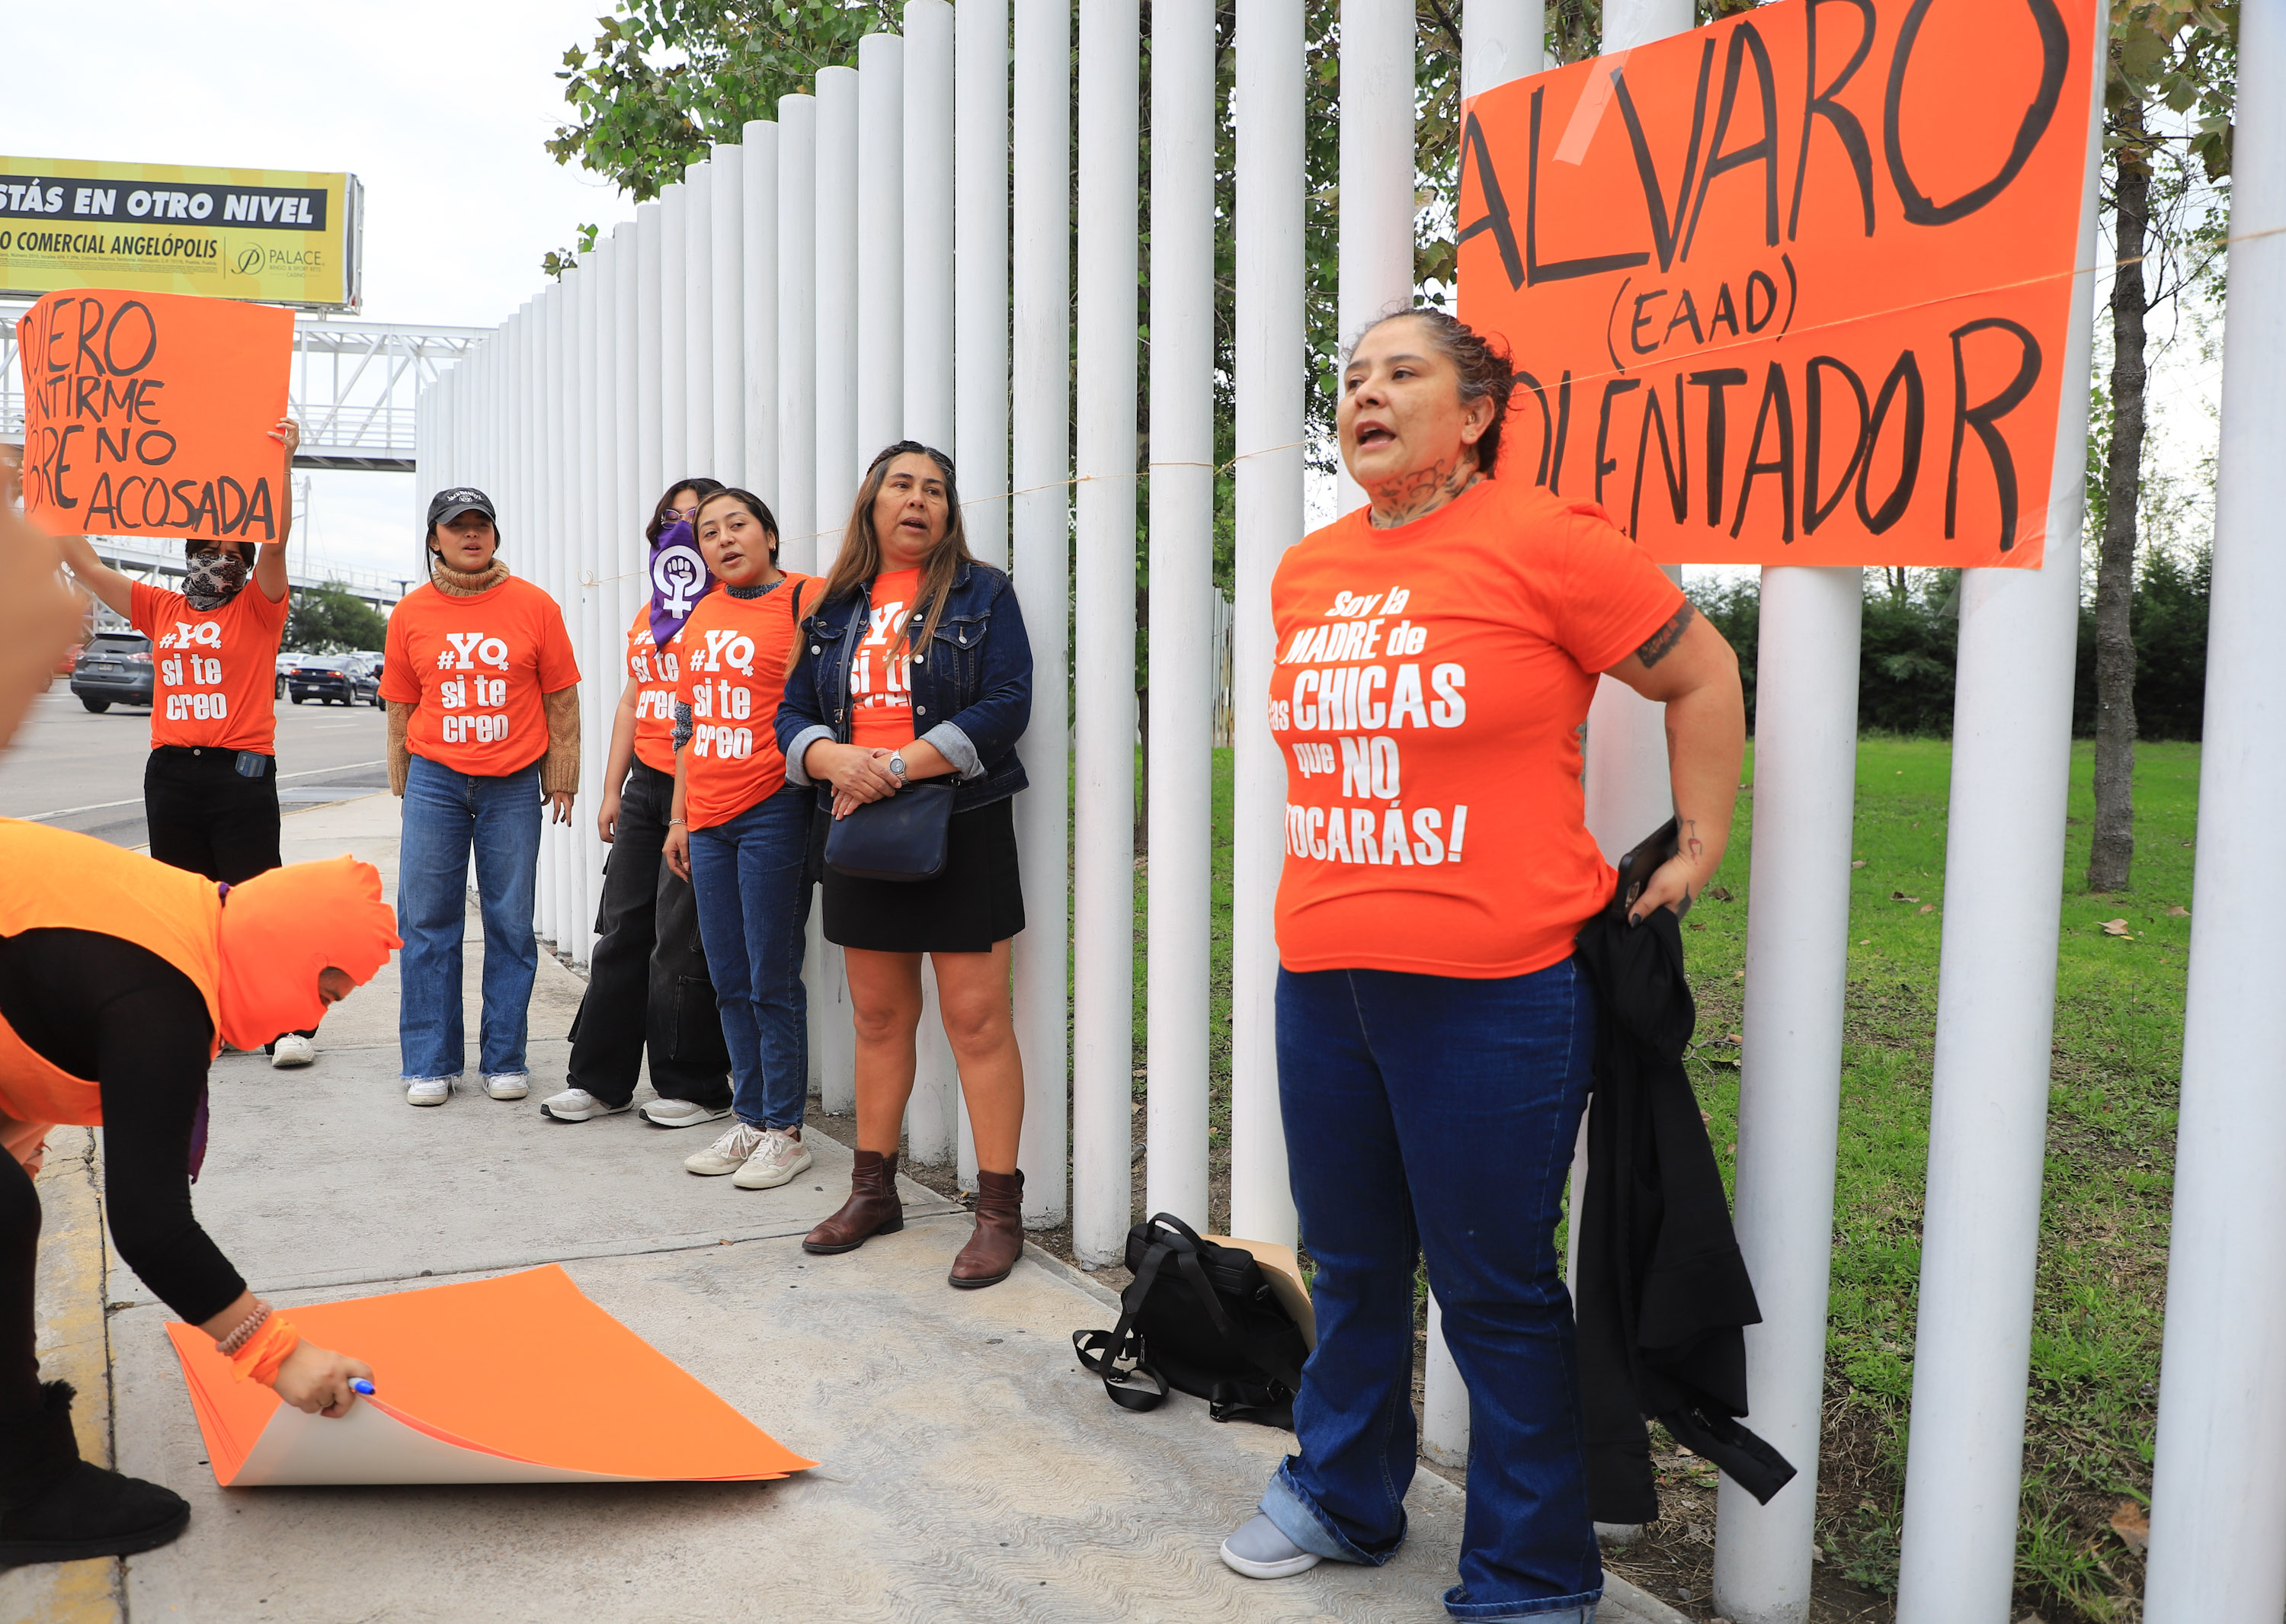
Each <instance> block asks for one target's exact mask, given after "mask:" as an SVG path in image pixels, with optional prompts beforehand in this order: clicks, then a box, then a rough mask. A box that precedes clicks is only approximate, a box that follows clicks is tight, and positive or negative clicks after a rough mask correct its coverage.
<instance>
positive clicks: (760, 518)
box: [652, 479, 778, 569]
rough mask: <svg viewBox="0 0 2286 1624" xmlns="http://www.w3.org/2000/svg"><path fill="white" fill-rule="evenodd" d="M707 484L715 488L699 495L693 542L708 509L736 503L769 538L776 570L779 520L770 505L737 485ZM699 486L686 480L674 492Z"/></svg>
mask: <svg viewBox="0 0 2286 1624" xmlns="http://www.w3.org/2000/svg"><path fill="white" fill-rule="evenodd" d="M706 483H707V484H708V485H714V488H713V490H712V491H705V492H701V493H699V497H698V518H694V519H692V520H691V521H690V533H691V538H692V540H693V541H694V542H695V541H696V540H697V539H698V519H700V518H704V517H706V509H707V508H711V507H713V505H714V504H715V503H716V502H735V503H737V505H738V506H739V507H741V508H745V510H746V511H747V512H748V513H751V514H753V516H754V518H755V520H756V521H757V522H758V523H759V524H761V527H762V533H763V534H764V535H766V536H768V537H769V539H770V567H771V568H772V569H776V567H777V562H778V520H777V515H776V514H774V513H772V512H771V511H770V508H769V503H768V502H765V501H763V500H762V499H761V497H759V496H757V495H755V494H754V493H753V492H752V491H741V490H740V489H738V487H737V486H736V485H715V484H714V481H713V480H712V479H709V480H707V481H706ZM694 485H698V480H695V479H686V480H684V481H683V482H682V484H681V485H677V486H675V487H674V490H675V491H687V490H689V489H690V488H691V487H692V486H694ZM667 495H668V496H673V495H674V491H670V492H668V493H667ZM661 500H662V501H664V500H665V498H662V499H661ZM652 523H653V524H656V523H658V521H657V520H656V519H654V520H653V521H652Z"/></svg>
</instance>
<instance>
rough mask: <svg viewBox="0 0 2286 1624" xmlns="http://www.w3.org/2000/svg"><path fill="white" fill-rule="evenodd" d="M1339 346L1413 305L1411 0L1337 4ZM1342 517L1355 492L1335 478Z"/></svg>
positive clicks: (1358, 495)
mask: <svg viewBox="0 0 2286 1624" xmlns="http://www.w3.org/2000/svg"><path fill="white" fill-rule="evenodd" d="M1341 23H1342V48H1341V68H1342V110H1341V117H1342V128H1341V166H1342V171H1341V196H1342V201H1341V225H1340V255H1341V287H1340V290H1339V293H1338V295H1337V296H1336V306H1337V315H1336V325H1337V326H1338V327H1340V329H1341V330H1340V333H1339V334H1338V335H1337V337H1338V339H1339V342H1340V343H1343V344H1344V345H1347V344H1350V343H1355V342H1356V340H1357V336H1358V335H1359V334H1360V333H1361V332H1363V331H1364V330H1365V328H1366V327H1367V326H1368V324H1370V323H1371V322H1372V321H1373V320H1374V319H1376V317H1379V316H1382V315H1385V314H1386V313H1388V312H1389V311H1391V310H1403V309H1405V308H1406V307H1407V306H1408V305H1410V304H1412V303H1413V26H1414V25H1413V4H1412V0H1342V7H1341ZM1336 481H1337V488H1338V491H1339V497H1338V500H1339V501H1340V504H1341V508H1342V511H1343V512H1344V513H1346V512H1348V511H1349V510H1350V509H1351V508H1358V507H1362V506H1363V505H1364V503H1365V493H1364V492H1363V491H1361V490H1360V489H1359V488H1358V485H1357V483H1356V482H1355V481H1354V480H1352V478H1351V477H1349V474H1348V472H1347V471H1346V470H1344V472H1342V473H1341V474H1339V475H1337V476H1336Z"/></svg>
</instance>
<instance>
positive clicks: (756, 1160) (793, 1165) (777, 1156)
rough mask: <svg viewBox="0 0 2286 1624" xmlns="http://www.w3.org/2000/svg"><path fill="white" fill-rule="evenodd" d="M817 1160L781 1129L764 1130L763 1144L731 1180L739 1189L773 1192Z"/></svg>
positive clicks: (799, 1142)
mask: <svg viewBox="0 0 2286 1624" xmlns="http://www.w3.org/2000/svg"><path fill="white" fill-rule="evenodd" d="M816 1160H817V1158H816V1156H813V1155H810V1154H809V1147H808V1146H807V1145H805V1144H803V1143H802V1142H801V1141H800V1139H796V1138H794V1136H793V1135H792V1134H791V1133H788V1132H787V1131H785V1130H784V1129H783V1128H768V1129H765V1130H763V1132H762V1142H761V1146H760V1147H758V1148H757V1149H756V1150H755V1152H754V1154H753V1155H751V1156H748V1157H747V1158H746V1164H745V1166H744V1167H742V1168H740V1169H739V1170H738V1176H737V1178H735V1179H731V1180H730V1182H731V1183H732V1184H735V1185H737V1186H738V1187H739V1188H740V1189H742V1190H775V1189H776V1188H777V1187H778V1186H780V1185H782V1184H784V1182H785V1181H786V1180H787V1179H791V1178H792V1177H793V1176H794V1175H795V1174H796V1173H799V1172H800V1171H803V1170H804V1169H806V1168H808V1166H809V1164H810V1163H812V1162H815V1161H816Z"/></svg>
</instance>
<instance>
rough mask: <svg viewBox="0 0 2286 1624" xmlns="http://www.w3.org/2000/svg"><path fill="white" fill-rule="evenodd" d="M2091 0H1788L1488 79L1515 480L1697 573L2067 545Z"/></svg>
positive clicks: (1492, 242) (1478, 136)
mask: <svg viewBox="0 0 2286 1624" xmlns="http://www.w3.org/2000/svg"><path fill="white" fill-rule="evenodd" d="M2097 25H2098V17H2097V9H2096V6H2095V4H2093V0H1778V4H1768V5H1762V6H1758V7H1756V8H1755V9H1754V10H1753V11H1751V12H1746V13H1744V14H1743V15H1740V16H1737V17H1733V18H1731V19H1729V20H1725V21H1723V22H1720V23H1716V24H1715V25H1714V26H1712V27H1709V28H1700V29H1698V30H1697V31H1695V32H1693V33H1690V34H1684V35H1676V36H1675V37H1673V38H1671V39H1666V40H1661V41H1659V42H1657V43H1653V44H1649V45H1644V46H1640V47H1637V48H1636V50H1634V51H1624V52H1620V53H1619V54H1617V55H1613V56H1608V57H1602V58H1598V59H1595V60H1593V61H1587V62H1578V63H1573V64H1572V65H1571V66H1569V67H1563V68H1559V69H1557V70H1556V71H1555V72H1553V73H1547V74H1541V75H1537V76H1535V77H1533V78H1528V79H1522V80H1518V81H1517V82H1515V83H1510V84H1507V85H1503V86H1502V87H1500V88H1499V89H1498V90H1494V91H1487V92H1486V93H1485V94H1483V95H1480V96H1478V97H1477V98H1475V99H1473V100H1472V101H1471V102H1470V106H1469V109H1468V113H1467V116H1466V118H1465V120H1464V121H1463V133H1462V178H1461V204H1460V212H1459V221H1460V232H1459V235H1460V266H1461V268H1460V313H1461V316H1462V319H1464V320H1466V321H1467V322H1469V323H1470V325H1471V326H1472V327H1477V328H1478V329H1479V330H1482V331H1492V332H1497V333H1500V334H1502V335H1503V336H1505V338H1506V339H1507V340H1508V342H1509V344H1510V348H1511V350H1512V351H1513V353H1514V356H1515V359H1516V363H1517V367H1518V368H1519V369H1520V372H1521V374H1522V375H1521V376H1520V377H1519V379H1518V382H1517V390H1516V392H1515V393H1514V395H1513V396H1512V397H1511V401H1510V419H1509V427H1508V430H1507V431H1506V436H1505V438H1504V439H1503V442H1502V453H1501V467H1500V469H1499V473H1500V476H1501V477H1504V478H1512V479H1532V480H1535V481H1537V482H1538V483H1540V484H1542V485H1549V486H1551V487H1553V488H1554V489H1556V490H1557V491H1559V492H1561V493H1563V494H1565V495H1566V496H1588V497H1591V498H1593V499H1594V500H1596V501H1600V502H1602V503H1604V506H1605V507H1606V508H1609V509H1610V511H1611V513H1612V516H1613V517H1614V518H1615V519H1617V520H1618V521H1619V523H1620V524H1621V525H1622V526H1624V527H1625V528H1626V529H1627V530H1628V532H1629V533H1630V534H1632V535H1634V536H1635V537H1636V540H1638V541H1640V542H1641V543H1642V544H1643V545H1644V547H1646V548H1649V549H1650V550H1651V553H1652V555H1653V556H1656V557H1658V558H1659V559H1661V560H1662V561H1665V562H1668V563H1674V564H1944V565H1961V566H1975V565H1990V564H2014V565H2022V566H2026V567H2033V566H2037V565H2038V564H2039V562H2040V558H2041V549H2042V543H2043V541H2044V540H2045V538H2046V520H2047V506H2048V494H2049V480H2050V476H2051V472H2052V469H2053V461H2054V454H2055V436H2056V417H2057V408H2058V405H2059V401H2060V396H2061V386H2062V382H2063V364H2064V352H2065V348H2066V342H2067V338H2068V336H2069V330H2070V323H2071V316H2072V310H2071V304H2072V290H2073V286H2074V284H2073V279H2072V272H2073V271H2074V270H2075V268H2076V259H2077V254H2078V251H2079V248H2080V243H2081V209H2082V206H2083V193H2084V190H2085V176H2086V166H2087V162H2088V157H2089V151H2090V145H2089V143H2090V126H2089V120H2090V98H2091V93H2092V92H2091V84H2090V72H2091V67H2092V64H2093V59H2094V58H2093V52H2094V50H2095V46H2096V43H2097V42H2098V41H2100V40H2101V38H2102V37H2103V36H2102V35H2101V31H2100V30H2099V28H2098V26H2097Z"/></svg>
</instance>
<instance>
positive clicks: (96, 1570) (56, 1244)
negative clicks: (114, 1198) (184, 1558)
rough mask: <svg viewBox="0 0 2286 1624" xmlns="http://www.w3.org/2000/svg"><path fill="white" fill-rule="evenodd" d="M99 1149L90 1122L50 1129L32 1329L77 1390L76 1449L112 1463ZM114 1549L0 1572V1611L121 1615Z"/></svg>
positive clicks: (49, 1368)
mask: <svg viewBox="0 0 2286 1624" xmlns="http://www.w3.org/2000/svg"><path fill="white" fill-rule="evenodd" d="M100 1169H101V1159H100V1152H99V1150H98V1148H97V1144H96V1138H95V1133H94V1131H93V1130H92V1129H89V1128H56V1129H52V1130H51V1131H50V1132H49V1134H48V1155H47V1161H46V1163H45V1164H44V1165H43V1167H42V1168H41V1170H40V1177H39V1192H40V1211H41V1222H40V1229H41V1234H40V1254H39V1274H38V1283H37V1287H36V1291H35V1308H34V1313H33V1334H34V1336H35V1343H36V1345H37V1347H38V1349H39V1354H40V1375H41V1376H43V1378H44V1379H46V1380H48V1381H51V1382H53V1381H66V1382H69V1383H70V1384H72V1385H73V1386H74V1387H75V1388H76V1389H77V1390H78V1391H79V1399H78V1401H77V1402H76V1403H75V1404H74V1405H73V1407H72V1424H73V1428H74V1430H75V1431H76V1432H77V1433H78V1434H79V1452H80V1458H81V1459H83V1460H85V1461H91V1462H94V1463H95V1464H97V1465H99V1466H109V1465H110V1464H111V1463H112V1459H113V1456H112V1448H111V1341H110V1330H109V1326H108V1314H107V1305H106V1297H105V1265H104V1255H105V1253H104V1243H103V1208H102V1203H101V1201H100V1199H99V1190H100V1187H101V1184H102V1176H101V1171H100ZM123 1593H124V1585H123V1582H122V1564H121V1562H120V1560H119V1558H118V1557H98V1558H96V1559H94V1560H92V1561H87V1562H48V1563H41V1564H38V1565H35V1566H31V1567H19V1568H10V1569H7V1570H5V1571H4V1572H0V1618H6V1619H10V1620H24V1624H121V1620H122V1619H123V1618H124V1617H125V1613H124V1611H123V1606H122V1596H123Z"/></svg>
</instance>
